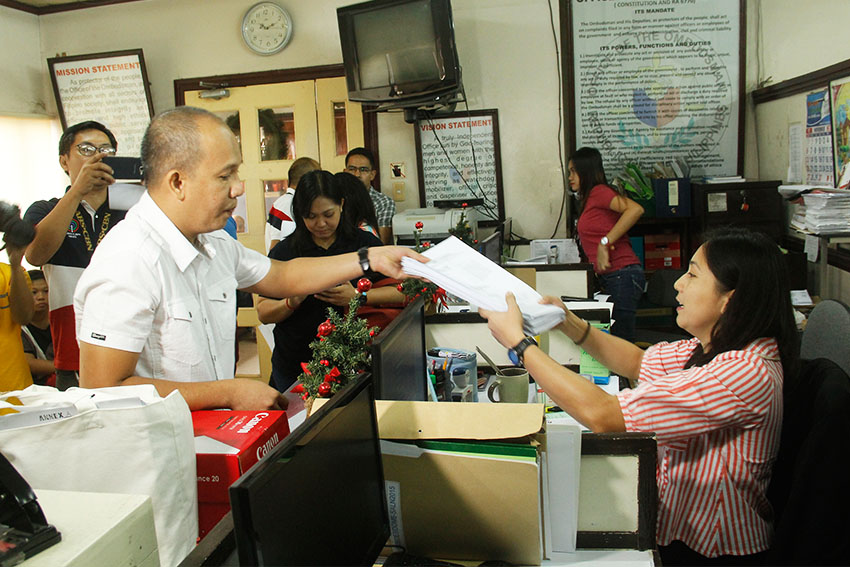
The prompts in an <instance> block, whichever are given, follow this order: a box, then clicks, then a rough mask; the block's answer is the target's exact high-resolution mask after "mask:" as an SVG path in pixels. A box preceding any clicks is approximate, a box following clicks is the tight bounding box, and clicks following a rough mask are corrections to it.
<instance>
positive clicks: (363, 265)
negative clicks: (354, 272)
mask: <svg viewBox="0 0 850 567" xmlns="http://www.w3.org/2000/svg"><path fill="white" fill-rule="evenodd" d="M357 261H358V262H360V269H361V270H363V273H364V274H365V273H366V272H368V271H369V249H368V248H366V247H365V246H364V247H363V248H361V249H360V250H358V251H357Z"/></svg>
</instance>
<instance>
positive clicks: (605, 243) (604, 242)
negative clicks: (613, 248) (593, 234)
mask: <svg viewBox="0 0 850 567" xmlns="http://www.w3.org/2000/svg"><path fill="white" fill-rule="evenodd" d="M609 242H610V240H608V237H607V236H603V237H602V240H600V241H599V244H601V245H602V246H608V243H609Z"/></svg>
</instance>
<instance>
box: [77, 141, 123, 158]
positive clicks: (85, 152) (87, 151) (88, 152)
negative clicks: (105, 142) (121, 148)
mask: <svg viewBox="0 0 850 567" xmlns="http://www.w3.org/2000/svg"><path fill="white" fill-rule="evenodd" d="M76 148H77V151H78V152H79V153H80V155H81V156H83V157H91V156H93V155H94V154H95V153H96V152H99V153H102V154H106V155H108V156H114V155H115V152H116V149H115V148H113V147H112V146H93V145H91V144H89V143H88V142H83V143H82V144H77V146H76Z"/></svg>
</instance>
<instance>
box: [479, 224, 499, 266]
mask: <svg viewBox="0 0 850 567" xmlns="http://www.w3.org/2000/svg"><path fill="white" fill-rule="evenodd" d="M479 251H480V252H481V253H482V254H484V257H485V258H487V259H488V260H490V261H491V262H495V263H497V264H499V265H501V263H502V232H501V231H499V230H497V231H496V232H494V233H493V234H491V235H490V236H488V237H487V238H485V239H484V240H482V241H481V244H480V245H479Z"/></svg>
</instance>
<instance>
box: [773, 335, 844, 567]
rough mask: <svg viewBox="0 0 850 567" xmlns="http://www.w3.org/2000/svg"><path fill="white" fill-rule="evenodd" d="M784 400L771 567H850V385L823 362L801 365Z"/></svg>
mask: <svg viewBox="0 0 850 567" xmlns="http://www.w3.org/2000/svg"><path fill="white" fill-rule="evenodd" d="M845 336H846V335H845ZM783 399H784V410H785V411H784V418H783V423H782V434H781V437H780V445H779V453H778V455H777V458H776V462H775V463H774V466H773V476H772V478H771V481H770V485H769V487H768V490H767V498H768V500H769V501H770V503H771V506H772V507H773V511H774V520H775V526H774V527H775V536H774V542H773V545H772V547H771V549H770V551H769V553H768V561H767V562H766V564H767V565H850V540H848V538H847V533H846V532H847V526H848V525H850V484H848V482H847V471H848V470H850V377H848V376H847V374H846V373H845V372H844V371H843V370H842V369H841V368H840V367H839V366H838V365H837V364H835V363H834V362H832V361H830V360H827V359H825V358H817V359H814V360H806V361H802V364H801V369H800V372H799V373H798V375H797V377H796V378H795V377H793V376H790V377H787V378H786V380H785V386H784V391H783Z"/></svg>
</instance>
